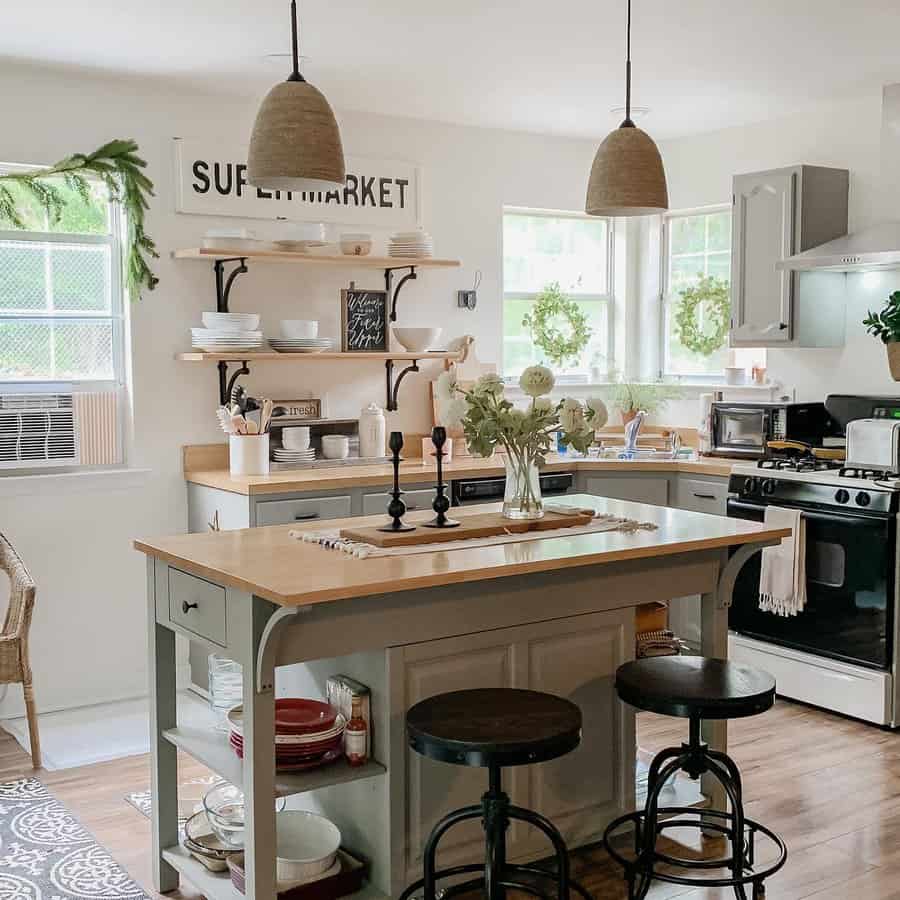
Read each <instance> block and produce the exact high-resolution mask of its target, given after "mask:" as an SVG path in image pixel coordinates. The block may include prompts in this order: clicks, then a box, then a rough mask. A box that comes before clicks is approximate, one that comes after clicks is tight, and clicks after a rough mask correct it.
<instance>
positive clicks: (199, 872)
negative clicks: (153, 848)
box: [162, 847, 389, 900]
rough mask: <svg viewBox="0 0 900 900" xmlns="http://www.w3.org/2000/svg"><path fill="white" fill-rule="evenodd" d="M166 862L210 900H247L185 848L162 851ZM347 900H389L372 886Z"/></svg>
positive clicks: (224, 876)
mask: <svg viewBox="0 0 900 900" xmlns="http://www.w3.org/2000/svg"><path fill="white" fill-rule="evenodd" d="M162 856H163V859H165V861H166V862H167V863H168V864H169V865H170V866H172V868H173V869H176V870H177V872H178V874H179V875H182V876H183V877H184V878H186V879H187V880H188V881H189V882H190V883H191V884H192V885H193V886H194V887H195V888H196V889H197V890H198V891H199V892H200V893H201V894H202V895H203V896H204V897H207V898H208V900H245V898H244V895H243V894H242V893H240V891H238V889H237V888H236V887H235V886H234V885H233V884H232V883H231V876H230V874H229V873H228V872H210V871H209V869H207V868H206V866H204V865H203V864H202V863H200V862H198V861H197V860H196V859H194V857H193V856H191V854H190V853H188V852H187V850H185V849H184V847H169V848H167V849H165V850H163V851H162ZM345 900H389V898H388V896H387V894H382V893H381V891H378V890H376V889H375V888H374V887H372V886H371V885H366V886H365V887H364V888H363V889H362V890H361V891H357V892H356V893H355V894H350V895H349V896H348V897H346V898H345Z"/></svg>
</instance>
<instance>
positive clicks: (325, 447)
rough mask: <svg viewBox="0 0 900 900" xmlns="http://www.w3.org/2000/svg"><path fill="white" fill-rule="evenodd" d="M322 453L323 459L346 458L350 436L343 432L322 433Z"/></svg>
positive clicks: (348, 452) (348, 451)
mask: <svg viewBox="0 0 900 900" xmlns="http://www.w3.org/2000/svg"><path fill="white" fill-rule="evenodd" d="M322 455H323V456H324V457H325V459H346V458H347V457H348V456H349V455H350V438H348V437H347V435H345V434H323V435H322Z"/></svg>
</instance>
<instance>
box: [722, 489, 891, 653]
mask: <svg viewBox="0 0 900 900" xmlns="http://www.w3.org/2000/svg"><path fill="white" fill-rule="evenodd" d="M764 514H765V506H764V505H763V504H760V503H754V502H749V501H745V500H738V499H734V498H732V499H730V500H729V501H728V515H729V516H732V517H735V518H740V519H752V520H754V521H758V522H761V521H762V520H763V517H764ZM803 515H804V518H805V519H806V607H805V609H804V610H803V612H801V613H799V614H798V615H796V616H788V617H785V616H777V615H775V614H774V613H770V612H761V611H760V609H759V571H760V564H761V554H758V553H757V554H756V555H755V556H753V557H752V558H751V559H750V560H749V561H748V562H747V563H746V565H745V566H744V567H743V568H742V569H741V571H740V573H739V574H738V578H737V583H736V585H735V590H734V600H733V603H732V606H731V609H730V611H729V614H728V624H729V627H730V628H731V630H732V631H735V632H738V633H739V634H743V635H746V636H747V637H752V638H756V639H758V640H762V641H768V642H769V643H773V644H780V645H782V646H784V647H791V648H794V649H796V650H802V651H805V652H807V653H814V654H818V655H820V656H828V657H831V658H833V659H839V660H843V661H844V662H849V663H854V664H857V665H863V666H869V667H871V668H876V669H888V668H890V666H891V660H892V655H893V654H892V643H893V638H892V635H893V627H894V623H893V617H894V603H893V597H894V567H895V550H894V547H895V519H894V517H893V516H876V515H844V514H841V513H837V512H826V511H821V510H818V511H813V510H809V511H807V510H804V512H803Z"/></svg>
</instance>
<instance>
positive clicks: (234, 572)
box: [134, 494, 790, 606]
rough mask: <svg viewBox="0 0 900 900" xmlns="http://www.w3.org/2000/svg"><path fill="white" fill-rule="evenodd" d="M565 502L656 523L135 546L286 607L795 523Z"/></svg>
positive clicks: (608, 557) (373, 519)
mask: <svg viewBox="0 0 900 900" xmlns="http://www.w3.org/2000/svg"><path fill="white" fill-rule="evenodd" d="M565 502H566V504H567V505H572V506H589V507H593V508H594V509H597V510H598V511H599V512H603V513H612V514H613V515H616V516H623V517H626V518H630V519H636V520H637V521H639V522H652V523H654V524H655V525H657V528H656V529H655V530H641V531H637V532H634V533H627V532H620V531H611V532H598V533H594V534H578V535H572V536H563V537H547V538H543V539H540V540H529V541H523V542H517V543H510V544H500V545H494V546H479V547H468V548H466V549H459V550H451V551H447V550H443V551H441V550H438V551H434V552H431V553H420V554H414V555H408V556H383V557H370V558H367V559H358V558H355V557H352V556H349V555H347V554H345V553H341V552H338V551H335V550H326V549H324V548H322V547H320V546H318V545H316V544H311V543H304V542H303V541H300V540H297V539H296V538H293V537H291V536H290V534H289V533H290V532H291V531H316V530H321V529H322V525H321V523H318V524H315V523H313V524H307V525H300V526H298V525H274V526H270V527H267V528H249V529H244V530H240V531H220V532H210V533H206V534H180V535H174V536H171V537H161V538H148V539H146V540H137V541H135V542H134V546H135V548H136V549H138V550H140V551H142V552H143V553H146V554H148V555H149V556H152V557H156V558H158V559H160V560H163V561H165V562H167V563H169V564H170V565H172V566H175V567H177V568H179V569H183V570H184V571H186V572H190V573H192V574H194V575H198V576H200V577H205V578H208V579H210V580H212V581H214V582H216V583H217V584H222V585H226V586H228V587H234V588H237V589H238V590H241V591H247V592H249V593H252V594H256V595H257V596H260V597H264V598H266V599H268V600H271V601H273V602H274V603H277V604H279V605H281V606H310V605H313V604H318V603H326V602H330V601H335V600H343V599H352V598H357V597H366V596H371V595H374V594H380V593H386V592H397V591H408V590H414V589H417V588H427V587H434V586H437V585H446V584H459V583H463V582H474V581H480V580H485V579H490V578H501V577H508V576H512V575H524V574H529V573H532V572H545V571H550V570H555V569H564V568H570V567H576V566H585V565H596V564H604V563H614V562H618V561H623V560H634V559H650V558H652V557H662V556H670V555H673V554H677V553H685V552H689V551H697V550H712V549H716V548H725V547H734V546H738V545H741V544H746V543H758V542H764V541H766V540H769V541H777V540H780V539H781V538H784V537H788V536H789V535H790V529H779V528H767V527H766V526H765V525H763V524H760V523H756V522H748V521H744V520H742V519H728V518H725V517H722V516H710V515H706V514H704V513H695V512H689V511H686V510H679V509H668V508H665V507H660V506H649V505H646V504H641V503H631V502H627V501H620V500H609V499H606V498H601V497H592V496H589V495H585V494H571V495H567V496H566V498H565ZM558 505H559V504H558ZM499 509H500V504H484V505H479V506H470V507H462V508H459V509H454V510H453V515H454V516H457V517H462V516H465V515H472V514H477V513H479V512H496V511H499ZM430 516H431V513H430V512H425V511H422V512H418V513H411V514H410V515H408V516H407V520H408V521H412V522H417V521H424V520H427V519H428V518H429V517H430ZM384 521H385V519H384V516H368V517H365V518H361V517H355V518H352V519H343V520H333V521H329V522H328V530H329V531H331V530H335V529H340V528H341V527H343V526H353V527H356V528H358V527H360V526H365V525H379V524H382V523H383V522H384ZM639 602H640V598H639V597H635V605H637V604H638V603H639Z"/></svg>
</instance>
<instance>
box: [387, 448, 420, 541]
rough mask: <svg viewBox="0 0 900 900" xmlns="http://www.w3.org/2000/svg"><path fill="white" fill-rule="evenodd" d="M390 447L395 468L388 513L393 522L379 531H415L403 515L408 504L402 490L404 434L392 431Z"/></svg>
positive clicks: (414, 527) (413, 526)
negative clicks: (401, 464)
mask: <svg viewBox="0 0 900 900" xmlns="http://www.w3.org/2000/svg"><path fill="white" fill-rule="evenodd" d="M388 447H390V448H391V453H392V454H393V458H392V459H391V463H392V465H393V466H394V489H393V491H391V502H390V503H388V508H387V512H388V515H389V516H390V517H391V519H392V520H393V521H392V522H391V524H390V525H383V526H382V527H380V528H379V529H378V530H379V531H393V532H401V531H415V530H416V526H415V525H407V524H406V522H404V521H403V514H404V513H405V512H406V504H405V503H404V502H403V500H402V499H401V498H402V496H403V491H401V490H400V451H401V450H402V449H403V432H402V431H392V432H391V436H390V438H389V439H388Z"/></svg>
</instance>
